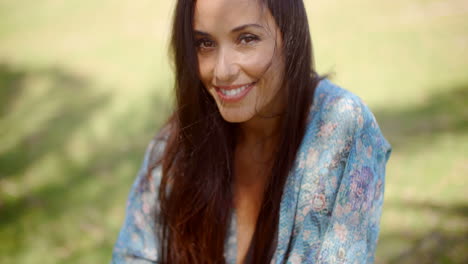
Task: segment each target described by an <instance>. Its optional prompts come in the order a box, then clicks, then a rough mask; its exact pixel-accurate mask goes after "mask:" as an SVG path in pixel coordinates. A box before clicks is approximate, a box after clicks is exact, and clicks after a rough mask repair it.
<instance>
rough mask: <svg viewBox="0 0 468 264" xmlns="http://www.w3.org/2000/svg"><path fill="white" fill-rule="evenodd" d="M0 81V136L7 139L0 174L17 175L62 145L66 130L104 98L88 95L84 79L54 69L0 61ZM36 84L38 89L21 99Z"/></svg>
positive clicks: (78, 123)
mask: <svg viewBox="0 0 468 264" xmlns="http://www.w3.org/2000/svg"><path fill="white" fill-rule="evenodd" d="M0 83H1V87H0V91H2V92H1V97H0V105H2V109H1V112H0V118H1V119H0V122H1V123H0V124H1V127H2V129H1V130H2V132H0V136H2V138H4V140H5V138H7V139H11V140H8V141H7V142H3V145H4V146H7V147H6V148H3V149H2V150H1V151H0V179H5V178H8V177H12V176H18V175H21V174H23V173H24V172H25V171H26V170H27V169H28V168H29V167H30V166H31V165H33V164H34V163H35V162H36V161H37V160H38V159H41V158H43V157H45V156H46V155H47V154H48V153H49V152H51V151H54V150H57V149H60V148H62V147H63V145H64V143H65V142H66V141H67V139H68V138H69V136H70V134H71V133H72V132H73V131H75V130H76V129H77V128H78V127H79V126H81V125H82V124H83V123H84V122H86V121H87V120H88V119H89V118H90V117H92V115H93V113H94V112H96V111H98V110H99V109H100V108H102V107H103V106H105V105H106V104H107V102H108V101H109V99H110V98H109V96H104V95H100V96H96V95H93V94H92V93H91V87H90V84H89V83H88V82H87V81H86V80H83V79H82V78H79V77H77V76H74V75H72V74H70V73H67V72H65V71H63V70H60V69H58V68H51V69H41V70H20V69H15V68H13V67H11V66H9V65H7V64H0ZM41 84H45V85H43V87H41V88H43V90H42V91H43V92H40V93H38V95H37V96H34V98H29V100H27V101H26V102H21V99H22V98H21V97H22V96H23V97H24V96H25V94H26V93H28V94H31V93H35V92H37V90H36V91H34V89H39V88H36V87H35V85H41ZM21 103H23V104H21ZM18 135H19V136H18ZM12 141H14V142H12Z"/></svg>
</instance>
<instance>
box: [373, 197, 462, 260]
mask: <svg viewBox="0 0 468 264" xmlns="http://www.w3.org/2000/svg"><path fill="white" fill-rule="evenodd" d="M385 206H386V207H387V208H388V207H395V208H401V209H403V208H404V209H405V210H407V209H410V210H412V211H430V212H431V213H432V214H436V215H437V217H438V219H439V223H438V224H437V226H436V227H435V228H433V229H432V230H431V231H429V232H427V233H424V234H418V233H416V232H412V231H410V230H401V231H399V232H394V233H390V234H385V235H382V236H381V237H380V239H379V241H380V242H379V245H380V246H383V247H388V245H385V244H386V243H389V244H392V243H398V242H399V241H405V242H410V244H411V246H410V247H408V248H407V249H406V250H405V251H403V252H401V253H400V254H398V255H396V256H392V257H391V258H390V259H388V260H387V262H386V263H389V264H394V263H395V264H396V263H403V264H406V263H418V264H426V263H427V264H429V263H468V251H467V250H466V249H467V248H468V229H467V228H466V225H465V224H464V223H466V222H467V221H468V205H467V204H463V203H460V204H450V205H441V204H436V203H431V202H405V203H392V202H389V203H386V205H385ZM424 220H425V219H421V221H424ZM454 220H455V221H454Z"/></svg>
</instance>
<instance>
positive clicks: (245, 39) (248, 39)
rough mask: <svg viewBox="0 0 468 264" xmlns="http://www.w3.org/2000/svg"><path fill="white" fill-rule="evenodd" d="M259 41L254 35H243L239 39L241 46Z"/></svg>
mask: <svg viewBox="0 0 468 264" xmlns="http://www.w3.org/2000/svg"><path fill="white" fill-rule="evenodd" d="M259 40H260V38H259V37H257V36H255V35H253V34H243V35H241V36H240V37H239V42H240V43H241V44H253V43H255V42H257V41H259Z"/></svg>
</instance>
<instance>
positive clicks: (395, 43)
mask: <svg viewBox="0 0 468 264" xmlns="http://www.w3.org/2000/svg"><path fill="white" fill-rule="evenodd" d="M174 2H175V1H159V0H133V1H130V0H101V1H92V0H67V1H64V0H42V1H27V0H0V263H2V264H6V263H8V264H9V263H107V262H109V260H110V254H111V250H112V246H113V243H114V242H115V240H116V237H117V234H118V231H119V228H120V226H121V224H122V221H123V217H124V211H125V203H126V199H127V195H128V191H129V189H130V186H131V183H132V182H133V180H134V177H135V175H136V173H137V171H138V168H139V167H140V164H141V162H142V157H143V154H144V150H145V147H146V145H147V144H148V142H149V141H150V139H151V138H152V136H153V135H154V134H155V133H156V131H157V130H158V128H159V127H160V126H161V124H162V122H163V121H164V119H165V117H167V115H168V113H170V109H171V102H172V97H171V88H172V84H173V75H172V73H171V66H170V62H169V60H168V56H167V46H168V36H169V32H170V20H171V17H172V8H173V6H174ZM305 2H306V4H307V8H308V14H309V20H310V25H311V31H312V38H313V42H314V51H315V55H316V65H317V70H318V71H319V72H320V73H328V72H334V73H335V75H334V77H333V79H332V80H333V81H334V82H335V83H337V84H339V85H341V86H343V87H345V88H347V89H349V90H351V91H353V92H354V93H356V94H358V95H359V96H360V97H361V98H363V99H364V101H365V102H367V104H368V105H369V106H370V107H371V109H372V110H373V112H374V113H375V115H376V117H377V119H378V121H379V123H380V125H381V128H382V130H383V132H384V135H385V136H386V137H387V139H388V140H389V141H390V143H391V144H392V146H393V148H394V151H393V154H392V157H391V159H390V161H389V163H388V167H387V185H386V193H385V195H386V196H385V204H384V213H383V217H382V224H381V235H380V241H379V245H378V250H377V263H468V221H467V220H468V219H467V218H468V194H467V187H468V186H467V184H466V182H467V176H468V133H467V132H468V1H466V0H445V1H442V0H393V1H386V0H339V1H338V0H305Z"/></svg>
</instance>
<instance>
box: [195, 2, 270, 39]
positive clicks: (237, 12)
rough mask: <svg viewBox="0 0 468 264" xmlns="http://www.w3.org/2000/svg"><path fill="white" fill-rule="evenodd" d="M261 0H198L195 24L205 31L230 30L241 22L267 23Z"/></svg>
mask: <svg viewBox="0 0 468 264" xmlns="http://www.w3.org/2000/svg"><path fill="white" fill-rule="evenodd" d="M266 9H267V8H264V7H263V6H262V5H261V4H260V2H259V0H198V1H196V4H195V14H194V26H195V29H197V30H203V31H209V32H213V31H229V30H231V29H232V28H234V27H237V26H239V25H241V24H248V23H257V24H262V25H266V24H268V22H269V21H268V20H269V19H272V18H269V17H268V15H267V13H268V12H265V11H266Z"/></svg>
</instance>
